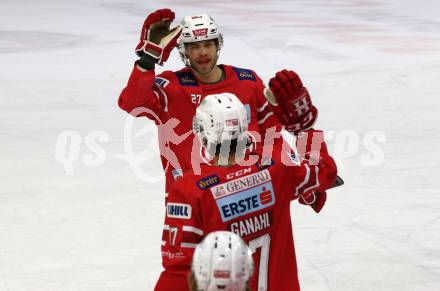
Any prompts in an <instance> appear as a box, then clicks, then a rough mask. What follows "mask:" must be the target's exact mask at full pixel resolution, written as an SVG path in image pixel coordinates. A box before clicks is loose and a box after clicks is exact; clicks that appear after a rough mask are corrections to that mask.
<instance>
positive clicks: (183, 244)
mask: <svg viewBox="0 0 440 291" xmlns="http://www.w3.org/2000/svg"><path fill="white" fill-rule="evenodd" d="M197 245H198V244H193V243H184V242H182V243H180V246H181V247H182V248H191V249H195V248H196V247H197Z"/></svg>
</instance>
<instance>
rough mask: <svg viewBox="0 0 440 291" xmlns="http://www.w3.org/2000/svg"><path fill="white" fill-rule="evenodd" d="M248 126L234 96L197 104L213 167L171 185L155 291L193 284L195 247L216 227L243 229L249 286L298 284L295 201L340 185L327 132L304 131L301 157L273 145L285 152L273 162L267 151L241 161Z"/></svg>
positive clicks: (273, 289) (197, 122) (277, 289)
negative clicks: (292, 212)
mask: <svg viewBox="0 0 440 291" xmlns="http://www.w3.org/2000/svg"><path fill="white" fill-rule="evenodd" d="M219 104H220V105H219ZM247 129H248V120H247V118H246V111H245V109H244V106H243V104H242V103H241V102H240V101H239V100H238V98H236V97H235V96H234V95H232V94H217V95H210V96H207V97H206V98H205V99H204V100H203V102H202V103H201V104H200V106H199V107H198V108H197V111H196V115H195V117H194V132H195V133H196V135H197V137H198V138H199V139H200V141H201V143H202V144H203V146H204V148H205V149H206V151H208V152H209V151H212V152H213V153H214V155H213V159H212V161H211V164H212V165H209V164H204V165H202V169H201V175H195V174H194V173H193V172H192V171H188V172H186V173H185V175H184V176H183V178H182V179H180V180H178V181H176V182H175V183H174V184H173V186H172V188H171V191H170V194H169V196H168V201H167V205H166V206H167V211H166V218H165V225H164V232H163V241H162V259H163V266H164V268H165V270H164V271H163V272H162V274H161V276H160V278H159V281H158V283H157V285H156V288H155V290H156V291H162V290H164V291H165V290H187V289H185V288H182V286H184V285H185V282H186V280H187V276H188V274H189V273H190V265H191V259H192V256H193V253H194V248H195V247H196V246H197V244H198V243H200V242H201V241H202V239H203V238H204V237H205V236H206V235H208V234H209V233H211V232H213V231H217V230H228V231H232V232H234V233H236V234H238V235H239V236H241V237H242V238H243V239H244V240H245V242H246V243H247V244H248V245H249V247H250V248H251V250H252V252H253V254H254V256H253V257H254V263H255V269H254V276H253V278H252V280H251V282H250V287H251V290H259V291H263V290H270V291H287V290H288V291H292V290H300V287H299V281H298V275H297V266H296V258H295V251H294V243H293V237H292V235H293V234H292V226H291V218H290V201H292V200H294V199H297V198H299V197H302V198H304V200H305V201H310V203H313V202H314V193H315V192H324V191H325V190H326V189H328V188H330V187H331V186H332V185H333V184H334V183H335V180H336V165H335V163H334V161H333V159H332V158H331V157H330V156H329V155H328V152H327V148H326V145H325V143H324V141H323V136H322V132H320V131H315V130H309V131H305V132H304V133H305V134H306V135H307V136H308V137H307V139H306V142H307V146H306V150H305V152H304V153H303V156H302V157H299V156H297V155H295V154H294V153H292V152H291V151H290V150H287V151H286V152H283V150H282V149H279V148H275V149H274V152H276V151H277V150H278V151H280V155H274V156H273V158H272V159H271V160H270V162H269V163H268V162H267V160H266V159H267V157H264V159H263V158H262V159H260V160H259V162H257V163H256V164H253V165H248V166H242V164H243V163H242V161H244V160H245V159H246V156H244V155H243V153H244V146H243V145H244V143H243V136H244V133H245V132H246V130H247ZM316 137H318V140H319V143H318V145H319V146H320V147H319V149H316V141H317V139H316ZM312 141H314V142H313V144H312ZM313 148H315V151H312V150H311V149H313ZM225 149H227V150H225Z"/></svg>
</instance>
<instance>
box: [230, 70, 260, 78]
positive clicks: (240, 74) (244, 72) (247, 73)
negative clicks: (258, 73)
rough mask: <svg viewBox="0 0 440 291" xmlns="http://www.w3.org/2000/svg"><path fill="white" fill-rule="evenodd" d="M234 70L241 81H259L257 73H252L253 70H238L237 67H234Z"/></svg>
mask: <svg viewBox="0 0 440 291" xmlns="http://www.w3.org/2000/svg"><path fill="white" fill-rule="evenodd" d="M232 69H233V70H234V71H235V73H236V74H237V77H238V79H239V80H250V81H257V78H256V77H255V73H254V72H252V71H251V70H248V69H242V68H236V67H232Z"/></svg>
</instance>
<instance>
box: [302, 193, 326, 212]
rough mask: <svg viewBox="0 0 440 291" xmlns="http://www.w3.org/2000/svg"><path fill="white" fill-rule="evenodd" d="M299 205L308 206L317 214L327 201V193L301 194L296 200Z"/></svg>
mask: <svg viewBox="0 0 440 291" xmlns="http://www.w3.org/2000/svg"><path fill="white" fill-rule="evenodd" d="M298 201H299V203H301V204H304V205H310V207H312V208H313V210H314V211H315V212H316V213H319V212H320V211H321V209H322V208H323V207H324V205H325V201H327V192H325V191H324V192H309V193H307V194H301V195H300V196H299V199H298Z"/></svg>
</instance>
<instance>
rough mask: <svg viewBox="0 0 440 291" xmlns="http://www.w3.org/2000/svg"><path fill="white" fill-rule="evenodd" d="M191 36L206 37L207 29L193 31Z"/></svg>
mask: <svg viewBox="0 0 440 291" xmlns="http://www.w3.org/2000/svg"><path fill="white" fill-rule="evenodd" d="M193 34H194V36H195V37H198V36H206V35H208V29H207V28H201V29H195V30H193Z"/></svg>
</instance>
